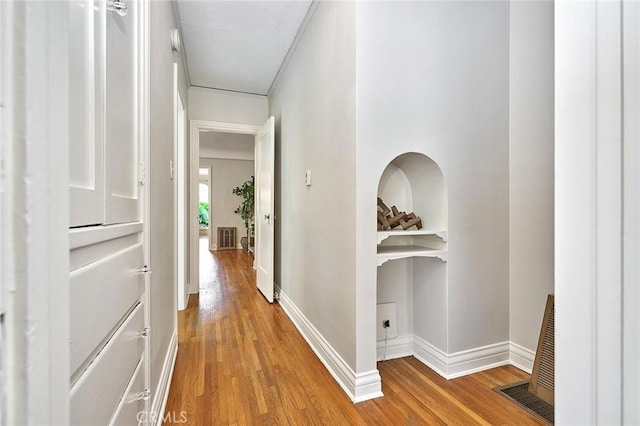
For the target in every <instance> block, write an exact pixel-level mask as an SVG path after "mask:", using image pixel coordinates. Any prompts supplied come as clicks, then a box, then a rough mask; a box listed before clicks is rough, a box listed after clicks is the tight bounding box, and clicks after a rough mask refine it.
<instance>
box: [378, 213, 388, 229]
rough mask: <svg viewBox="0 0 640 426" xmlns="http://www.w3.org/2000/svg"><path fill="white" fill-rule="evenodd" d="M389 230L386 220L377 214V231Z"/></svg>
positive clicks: (380, 214)
mask: <svg viewBox="0 0 640 426" xmlns="http://www.w3.org/2000/svg"><path fill="white" fill-rule="evenodd" d="M380 228H382V229H380ZM389 228H390V226H389V222H388V221H387V218H386V217H385V216H384V215H383V214H382V213H380V212H378V229H379V230H380V231H386V230H387V229H389Z"/></svg>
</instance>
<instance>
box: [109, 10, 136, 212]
mask: <svg viewBox="0 0 640 426" xmlns="http://www.w3.org/2000/svg"><path fill="white" fill-rule="evenodd" d="M126 4H127V9H128V10H127V13H126V14H125V15H124V16H121V15H120V14H118V13H115V12H111V13H108V14H107V19H106V34H107V39H106V111H105V120H106V121H105V123H106V129H105V138H106V154H107V162H106V163H107V169H106V182H105V184H106V185H105V186H106V200H105V201H106V203H105V207H106V210H105V215H106V217H105V223H107V224H111V223H123V222H133V221H139V220H141V210H140V202H139V198H140V186H139V180H140V178H139V163H140V156H139V144H138V140H139V139H138V132H139V130H140V128H139V126H138V122H139V115H140V111H141V110H142V109H141V108H139V106H138V100H139V97H138V96H136V95H137V94H138V92H139V90H140V89H141V88H140V87H139V84H138V78H137V76H138V62H139V61H140V60H141V57H140V55H139V39H138V33H139V31H138V25H139V14H138V2H135V1H131V2H127V3H126Z"/></svg>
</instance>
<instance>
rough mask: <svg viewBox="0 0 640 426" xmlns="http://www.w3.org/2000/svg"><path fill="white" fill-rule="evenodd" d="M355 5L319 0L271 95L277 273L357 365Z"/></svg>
mask: <svg viewBox="0 0 640 426" xmlns="http://www.w3.org/2000/svg"><path fill="white" fill-rule="evenodd" d="M355 7H356V6H355V3H353V2H320V3H319V5H318V6H317V9H316V10H315V13H314V15H313V17H312V18H311V20H310V22H309V24H308V26H307V28H306V30H305V32H304V34H303V35H302V37H301V39H300V41H299V44H298V46H297V48H296V49H295V51H294V52H293V54H292V55H291V57H290V59H289V61H288V63H287V64H286V67H285V68H284V70H283V71H282V74H281V75H280V78H279V80H278V82H277V83H276V85H275V87H274V88H273V89H272V92H271V94H270V97H269V109H270V113H271V115H273V116H275V118H276V175H277V177H276V188H277V189H276V215H277V219H276V270H275V272H276V276H275V280H276V283H277V285H279V286H280V287H281V289H282V292H283V293H284V294H286V296H287V297H288V298H289V299H291V301H292V302H293V303H294V304H295V305H296V306H297V308H298V309H299V310H300V311H301V312H302V314H303V315H304V316H305V317H306V318H307V319H308V320H309V321H310V322H311V324H312V325H313V326H314V327H315V328H316V329H317V331H318V332H319V333H320V334H321V335H322V336H323V337H324V338H325V339H326V340H327V341H328V343H329V344H330V345H331V346H332V347H333V349H334V350H335V351H336V352H337V353H338V354H339V356H340V357H341V358H342V359H343V360H344V361H345V362H346V364H347V365H349V366H350V367H351V368H352V369H355V360H356V351H355V342H354V336H355V335H356V328H355V315H356V312H355V306H356V301H355V286H354V282H355V253H356V246H357V241H356V239H355V223H356V206H355V203H354V200H355V196H356V188H355V168H354V166H355V160H356V158H355V53H356V52H355V27H354V23H355V16H354V13H355ZM307 169H310V170H311V172H312V182H313V185H312V186H310V187H307V186H305V179H304V177H305V170H307ZM374 297H375V290H374ZM374 309H375V307H374ZM374 343H375V338H374ZM374 350H375V349H374Z"/></svg>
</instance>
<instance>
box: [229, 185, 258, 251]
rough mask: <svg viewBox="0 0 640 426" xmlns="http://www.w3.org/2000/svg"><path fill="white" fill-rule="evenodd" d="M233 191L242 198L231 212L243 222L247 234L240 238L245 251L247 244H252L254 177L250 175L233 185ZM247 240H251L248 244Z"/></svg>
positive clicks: (253, 229) (253, 228)
mask: <svg viewBox="0 0 640 426" xmlns="http://www.w3.org/2000/svg"><path fill="white" fill-rule="evenodd" d="M233 193H234V194H235V195H237V196H239V197H241V198H242V202H241V203H240V205H239V206H238V208H236V209H235V210H234V211H233V212H234V213H236V214H238V215H239V216H240V218H241V219H242V220H243V222H244V227H245V228H246V230H247V236H246V237H242V238H241V239H240V244H242V249H243V250H244V251H247V250H248V247H249V246H253V235H254V232H255V223H254V220H253V214H254V205H255V197H254V195H255V177H254V176H251V179H249V180H247V181H246V182H244V183H243V184H242V185H240V186H237V187H235V188H234V189H233ZM243 240H244V241H243ZM249 242H251V244H249Z"/></svg>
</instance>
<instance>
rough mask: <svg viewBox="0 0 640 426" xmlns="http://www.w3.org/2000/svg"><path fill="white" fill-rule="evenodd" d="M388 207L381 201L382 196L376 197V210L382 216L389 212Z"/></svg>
mask: <svg viewBox="0 0 640 426" xmlns="http://www.w3.org/2000/svg"><path fill="white" fill-rule="evenodd" d="M389 211H390V210H389V207H387V205H386V204H385V203H384V201H382V198H380V197H378V212H379V213H382V216H383V217H384V216H386V215H388V214H389Z"/></svg>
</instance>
